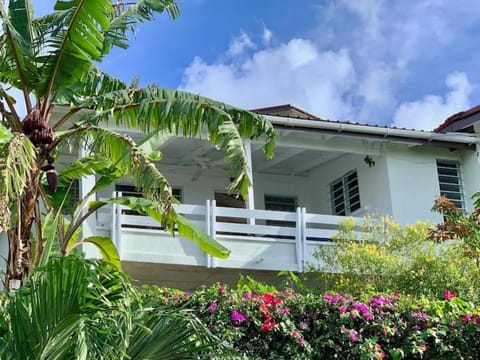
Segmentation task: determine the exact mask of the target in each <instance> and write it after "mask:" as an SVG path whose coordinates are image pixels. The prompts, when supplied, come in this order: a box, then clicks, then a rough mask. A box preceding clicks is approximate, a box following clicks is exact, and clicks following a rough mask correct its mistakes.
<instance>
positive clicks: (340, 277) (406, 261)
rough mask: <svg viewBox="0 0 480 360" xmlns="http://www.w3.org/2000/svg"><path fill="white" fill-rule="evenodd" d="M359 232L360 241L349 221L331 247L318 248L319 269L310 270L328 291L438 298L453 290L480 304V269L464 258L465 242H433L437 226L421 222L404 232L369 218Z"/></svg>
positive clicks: (390, 223)
mask: <svg viewBox="0 0 480 360" xmlns="http://www.w3.org/2000/svg"><path fill="white" fill-rule="evenodd" d="M360 227H361V230H362V232H361V236H358V235H357V233H356V232H355V229H356V224H355V223H354V221H353V219H348V220H346V221H345V222H344V223H343V224H341V230H340V232H339V233H338V235H337V236H336V237H335V238H334V241H333V243H332V246H325V245H323V246H319V247H318V249H317V251H316V252H315V255H314V256H315V257H316V258H317V260H318V265H315V266H313V265H311V266H310V270H311V271H314V272H315V273H316V274H317V276H318V277H319V278H320V279H322V280H324V283H325V284H326V288H327V290H330V291H337V292H347V293H351V294H354V295H360V294H364V293H368V292H370V293H379V292H380V293H382V292H392V291H398V292H400V293H402V294H407V295H411V296H414V297H419V296H422V295H424V296H428V297H433V298H438V297H440V296H442V294H443V292H444V289H445V288H448V289H452V290H454V291H455V292H457V293H458V294H460V295H461V296H462V297H463V298H465V299H467V300H471V301H478V300H479V296H480V294H479V291H478V289H479V285H480V268H479V267H477V266H476V264H475V260H474V259H472V258H470V257H466V256H464V247H463V244H462V243H461V242H459V241H454V240H450V241H449V242H443V243H439V242H438V241H434V240H433V239H431V234H432V231H433V230H432V229H433V226H432V225H429V224H427V223H422V222H418V223H416V224H414V225H408V226H404V227H401V226H399V225H398V224H397V223H395V222H394V221H393V220H391V219H390V218H388V217H387V218H383V217H366V218H365V220H364V222H363V224H362V225H361V226H360Z"/></svg>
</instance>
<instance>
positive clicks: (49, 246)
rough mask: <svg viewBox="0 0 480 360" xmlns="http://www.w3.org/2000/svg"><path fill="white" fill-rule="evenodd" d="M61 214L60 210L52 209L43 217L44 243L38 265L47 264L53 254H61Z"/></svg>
mask: <svg viewBox="0 0 480 360" xmlns="http://www.w3.org/2000/svg"><path fill="white" fill-rule="evenodd" d="M60 216H61V214H60V212H58V211H55V210H51V211H49V212H48V214H47V215H46V216H45V218H44V219H43V224H42V236H43V239H42V240H43V244H44V245H43V251H42V254H41V255H40V260H39V262H38V266H43V265H45V264H46V263H47V262H48V259H49V258H50V257H51V256H52V255H54V254H57V255H58V254H60V238H59V236H58V220H59V218H60Z"/></svg>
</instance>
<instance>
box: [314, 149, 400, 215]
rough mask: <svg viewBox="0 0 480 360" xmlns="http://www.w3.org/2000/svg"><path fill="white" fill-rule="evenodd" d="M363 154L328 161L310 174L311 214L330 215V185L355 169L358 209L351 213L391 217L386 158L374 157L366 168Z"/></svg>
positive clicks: (348, 155)
mask: <svg viewBox="0 0 480 360" xmlns="http://www.w3.org/2000/svg"><path fill="white" fill-rule="evenodd" d="M364 157H365V156H363V155H353V154H347V155H344V156H342V157H341V158H338V159H335V160H332V161H329V162H327V163H325V164H323V165H322V166H320V167H319V168H318V169H316V170H315V171H314V172H313V173H312V179H311V180H310V181H311V183H312V184H313V189H314V191H312V200H313V201H312V208H311V211H312V212H315V213H319V214H331V213H332V211H331V203H330V183H332V182H333V181H334V180H336V179H338V178H340V177H341V176H343V175H345V174H346V173H348V172H349V171H351V170H357V174H358V183H359V187H360V204H361V208H360V209H359V210H357V211H355V212H354V213H353V215H355V216H362V215H364V214H365V213H367V212H368V213H380V214H388V215H391V214H392V208H391V203H390V197H391V195H390V187H389V181H388V176H389V175H388V169H387V164H386V158H385V156H374V157H372V159H373V160H374V161H375V165H374V166H372V167H369V166H368V165H367V164H366V163H365V161H364Z"/></svg>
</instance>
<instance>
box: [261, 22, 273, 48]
mask: <svg viewBox="0 0 480 360" xmlns="http://www.w3.org/2000/svg"><path fill="white" fill-rule="evenodd" d="M272 36H273V33H272V31H271V30H270V29H269V28H267V27H266V26H265V25H264V26H263V33H262V40H263V45H265V46H269V45H270V41H272Z"/></svg>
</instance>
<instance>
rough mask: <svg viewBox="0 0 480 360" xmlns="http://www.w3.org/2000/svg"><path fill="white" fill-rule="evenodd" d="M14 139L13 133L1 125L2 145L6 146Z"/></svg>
mask: <svg viewBox="0 0 480 360" xmlns="http://www.w3.org/2000/svg"><path fill="white" fill-rule="evenodd" d="M12 137H13V134H12V132H11V131H10V130H9V129H8V128H6V127H5V126H4V125H3V124H1V123H0V145H3V144H6V143H7V142H9V141H10V139H11V138H12Z"/></svg>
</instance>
